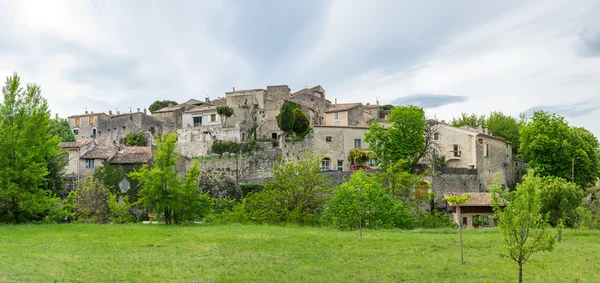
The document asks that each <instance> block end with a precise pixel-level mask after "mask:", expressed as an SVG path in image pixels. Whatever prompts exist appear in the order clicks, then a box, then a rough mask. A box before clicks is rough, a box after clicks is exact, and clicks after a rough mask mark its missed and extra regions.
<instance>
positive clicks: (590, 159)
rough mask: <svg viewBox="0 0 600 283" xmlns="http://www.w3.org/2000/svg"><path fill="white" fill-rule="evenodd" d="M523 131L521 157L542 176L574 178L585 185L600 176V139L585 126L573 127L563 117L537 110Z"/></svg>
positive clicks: (592, 182)
mask: <svg viewBox="0 0 600 283" xmlns="http://www.w3.org/2000/svg"><path fill="white" fill-rule="evenodd" d="M520 134H521V137H520V143H521V144H520V148H519V153H520V157H521V158H522V159H523V161H525V162H527V163H529V165H530V166H531V167H532V168H534V169H535V170H536V172H537V173H538V174H539V175H540V176H555V177H560V178H563V179H566V180H573V181H574V182H575V183H576V184H577V185H579V186H582V187H589V186H591V185H593V184H594V183H595V182H596V180H597V179H598V177H599V176H600V168H599V165H598V164H599V158H600V157H599V155H598V140H597V139H596V137H594V135H593V134H591V133H590V132H589V131H587V130H585V129H583V128H571V127H570V126H569V124H568V123H567V122H566V121H565V119H564V118H563V117H561V116H558V115H556V114H549V113H548V112H544V111H536V112H535V113H534V114H533V117H532V118H531V120H529V122H528V123H527V124H525V125H524V126H523V127H522V128H521V131H520Z"/></svg>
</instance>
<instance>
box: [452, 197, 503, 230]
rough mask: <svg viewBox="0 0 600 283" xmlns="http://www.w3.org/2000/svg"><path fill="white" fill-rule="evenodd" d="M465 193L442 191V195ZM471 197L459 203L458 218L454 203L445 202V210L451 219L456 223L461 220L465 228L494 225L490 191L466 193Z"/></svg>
mask: <svg viewBox="0 0 600 283" xmlns="http://www.w3.org/2000/svg"><path fill="white" fill-rule="evenodd" d="M465 194H466V193H450V192H448V193H443V196H444V197H448V196H453V195H457V196H463V195H465ZM468 194H470V195H471V198H470V199H469V200H467V201H466V202H465V203H463V204H461V205H460V216H461V219H459V218H458V210H457V207H456V205H455V204H452V203H448V202H446V211H447V212H448V213H450V214H451V216H452V220H454V222H455V223H456V224H460V223H461V222H462V225H463V227H465V228H477V227H494V226H496V221H495V219H494V217H493V216H494V210H493V209H492V205H491V202H490V198H491V193H477V192H475V193H468Z"/></svg>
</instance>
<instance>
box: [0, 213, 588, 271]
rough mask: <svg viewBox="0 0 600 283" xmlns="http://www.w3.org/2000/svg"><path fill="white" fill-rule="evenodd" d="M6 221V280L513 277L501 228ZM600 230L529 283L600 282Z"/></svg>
mask: <svg viewBox="0 0 600 283" xmlns="http://www.w3.org/2000/svg"><path fill="white" fill-rule="evenodd" d="M458 243H459V237H458V230H451V229H450V230H415V231H400V230H368V231H365V232H364V236H363V238H362V239H361V238H360V237H359V234H358V232H353V231H338V230H334V229H330V228H309V227H277V226H257V225H215V226H212V225H195V226H165V225H142V224H132V225H86V224H55V225H41V224H40V225H35V224H29V225H0V281H2V282H515V281H517V265H516V264H515V263H514V262H512V261H510V260H509V259H507V258H502V257H500V256H499V250H500V247H501V243H502V234H501V232H500V230H497V229H477V230H467V231H465V233H464V245H465V263H464V264H460V262H459V246H458ZM599 251H600V233H599V232H598V231H581V230H569V231H566V232H565V233H564V237H563V242H562V243H558V244H557V246H556V248H555V250H554V251H553V252H544V253H538V254H534V255H533V256H532V257H531V259H530V262H528V263H527V264H526V265H525V269H524V278H523V279H524V282H600V264H599V263H600V252H599Z"/></svg>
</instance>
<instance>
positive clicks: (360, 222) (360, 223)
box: [358, 213, 362, 239]
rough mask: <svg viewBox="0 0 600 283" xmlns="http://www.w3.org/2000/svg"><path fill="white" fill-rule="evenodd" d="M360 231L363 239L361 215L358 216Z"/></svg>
mask: <svg viewBox="0 0 600 283" xmlns="http://www.w3.org/2000/svg"><path fill="white" fill-rule="evenodd" d="M358 230H359V231H360V238H361V239H362V218H361V217H360V213H359V214H358Z"/></svg>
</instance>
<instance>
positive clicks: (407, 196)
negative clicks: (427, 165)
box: [376, 160, 425, 202]
mask: <svg viewBox="0 0 600 283" xmlns="http://www.w3.org/2000/svg"><path fill="white" fill-rule="evenodd" d="M424 177H425V173H422V174H413V173H410V171H409V165H408V162H406V161H404V160H400V161H398V162H395V163H394V164H392V165H390V166H388V167H387V168H385V169H384V170H383V171H380V172H378V173H377V175H376V178H377V180H378V182H379V183H380V184H382V186H383V188H384V190H385V191H386V193H387V194H389V195H390V196H391V197H392V199H395V200H401V201H403V202H415V201H416V200H417V193H420V192H418V191H417V189H418V188H421V186H422V185H423V183H424Z"/></svg>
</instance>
